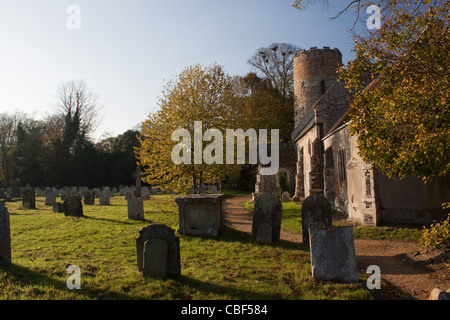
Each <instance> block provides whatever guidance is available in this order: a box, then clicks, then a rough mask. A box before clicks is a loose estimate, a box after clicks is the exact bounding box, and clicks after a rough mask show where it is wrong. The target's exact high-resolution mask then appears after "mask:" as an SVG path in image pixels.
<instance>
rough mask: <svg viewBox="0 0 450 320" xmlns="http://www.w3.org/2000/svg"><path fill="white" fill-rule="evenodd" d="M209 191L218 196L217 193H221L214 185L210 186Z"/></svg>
mask: <svg viewBox="0 0 450 320" xmlns="http://www.w3.org/2000/svg"><path fill="white" fill-rule="evenodd" d="M208 189H209V192H211V193H212V194H216V193H218V192H219V190H218V189H217V187H216V186H214V185H212V186H209V187H208Z"/></svg>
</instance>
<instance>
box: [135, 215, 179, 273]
mask: <svg viewBox="0 0 450 320" xmlns="http://www.w3.org/2000/svg"><path fill="white" fill-rule="evenodd" d="M136 251H137V262H138V269H139V271H142V273H143V275H144V277H152V278H165V277H166V276H169V275H180V274H181V263H180V239H179V238H178V237H177V236H176V235H175V230H173V229H172V228H170V227H168V226H166V225H164V224H159V223H155V224H151V225H149V226H147V227H145V228H143V229H142V230H141V231H139V238H137V239H136Z"/></svg>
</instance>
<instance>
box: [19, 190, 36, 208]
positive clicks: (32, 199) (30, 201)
mask: <svg viewBox="0 0 450 320" xmlns="http://www.w3.org/2000/svg"><path fill="white" fill-rule="evenodd" d="M22 206H23V207H24V208H27V209H36V194H35V192H34V189H33V188H30V187H27V188H25V189H24V190H23V195H22Z"/></svg>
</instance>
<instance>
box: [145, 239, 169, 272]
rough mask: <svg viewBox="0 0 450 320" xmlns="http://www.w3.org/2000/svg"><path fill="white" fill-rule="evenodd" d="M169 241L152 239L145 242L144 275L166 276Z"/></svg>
mask: <svg viewBox="0 0 450 320" xmlns="http://www.w3.org/2000/svg"><path fill="white" fill-rule="evenodd" d="M167 253H168V246H167V242H166V241H165V240H163V239H150V240H147V241H145V243H144V266H143V270H142V274H143V275H144V277H151V278H163V279H164V278H166V275H167V257H168V254H167Z"/></svg>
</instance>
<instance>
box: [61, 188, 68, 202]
mask: <svg viewBox="0 0 450 320" xmlns="http://www.w3.org/2000/svg"><path fill="white" fill-rule="evenodd" d="M68 197H69V190H64V189H61V201H64V200H66V199H67V198H68Z"/></svg>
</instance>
